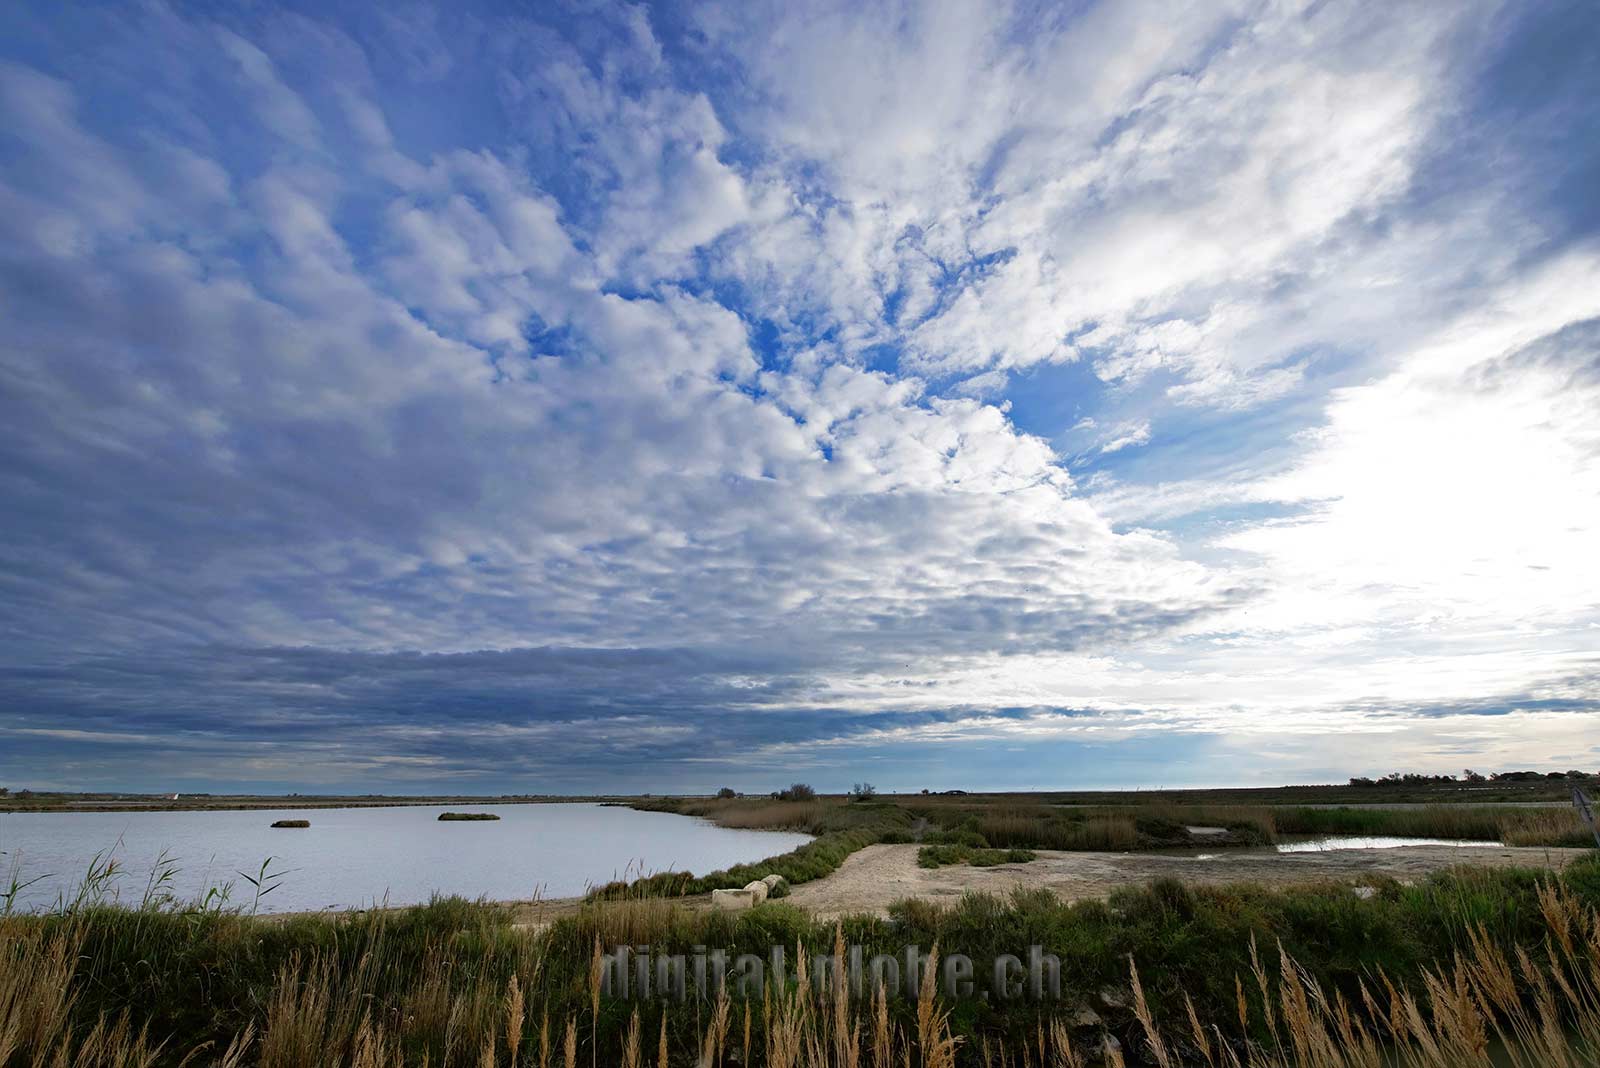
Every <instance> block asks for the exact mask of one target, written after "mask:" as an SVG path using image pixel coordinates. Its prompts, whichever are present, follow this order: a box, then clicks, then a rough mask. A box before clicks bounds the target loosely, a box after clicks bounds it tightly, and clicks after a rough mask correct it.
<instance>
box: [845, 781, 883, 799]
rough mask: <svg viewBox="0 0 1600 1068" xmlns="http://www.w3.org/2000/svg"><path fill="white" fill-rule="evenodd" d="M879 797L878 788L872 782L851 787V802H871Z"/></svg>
mask: <svg viewBox="0 0 1600 1068" xmlns="http://www.w3.org/2000/svg"><path fill="white" fill-rule="evenodd" d="M877 796H878V788H877V787H876V786H874V785H872V784H871V783H870V782H858V783H856V784H855V785H854V786H852V787H850V800H852V801H871V800H872V799H873V798H874V797H877Z"/></svg>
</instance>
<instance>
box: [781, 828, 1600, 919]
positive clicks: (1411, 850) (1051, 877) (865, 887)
mask: <svg viewBox="0 0 1600 1068" xmlns="http://www.w3.org/2000/svg"><path fill="white" fill-rule="evenodd" d="M1587 852H1590V851H1589V850H1583V849H1512V848H1493V849H1491V848H1486V847H1475V848H1461V847H1456V846H1408V847H1406V848H1404V849H1334V850H1327V851H1325V852H1320V853H1266V852H1230V853H1225V854H1222V855H1220V856H1218V857H1217V858H1216V859H1213V860H1200V859H1199V858H1197V857H1192V856H1174V855H1171V854H1163V853H1056V852H1048V851H1040V853H1039V859H1038V860H1035V861H1032V862H1031V863H1028V864H1001V865H998V866H996V867H993V868H972V867H967V866H965V865H958V866H953V867H948V868H933V869H929V868H919V867H917V847H916V846H914V845H875V846H868V847H867V848H866V849H863V850H861V851H860V852H859V853H854V854H852V855H851V856H850V857H849V858H848V859H846V860H845V862H844V864H843V865H842V866H841V867H840V868H839V870H838V871H836V872H834V873H833V874H832V875H830V876H828V877H827V878H825V879H819V880H817V881H816V882H812V883H806V884H804V885H803V886H797V887H795V888H794V892H793V894H792V895H791V896H790V898H789V900H790V901H792V902H794V903H795V904H797V905H802V906H804V907H805V908H807V909H809V910H810V911H811V912H812V913H814V914H815V915H817V916H819V917H823V918H831V917H834V916H840V915H846V914H850V913H864V912H871V913H876V914H878V915H880V916H881V915H886V914H887V910H888V907H889V905H890V904H892V903H893V902H895V901H898V900H900V899H901V898H907V897H918V898H927V899H930V900H933V901H940V900H944V901H951V902H953V901H954V900H955V899H956V898H958V897H959V896H960V895H961V894H962V893H963V892H965V891H967V890H985V891H989V892H991V893H1006V892H1009V891H1010V890H1011V889H1013V888H1014V887H1018V886H1025V887H1048V888H1049V889H1051V890H1053V891H1055V892H1056V893H1057V894H1058V895H1060V896H1061V897H1062V898H1065V899H1067V900H1069V901H1071V900H1077V899H1079V898H1088V897H1104V896H1106V895H1107V894H1109V893H1110V892H1111V891H1112V890H1115V889H1116V888H1118V887H1121V886H1137V885H1140V884H1143V883H1146V882H1149V881H1150V880H1151V879H1158V878H1161V877H1163V876H1171V877H1174V878H1177V879H1181V880H1183V881H1184V882H1185V883H1188V884H1190V885H1218V884H1222V883H1236V882H1253V883H1260V884H1262V885H1268V886H1286V885H1289V884H1293V883H1306V882H1316V881H1318V880H1322V879H1353V878H1355V877H1357V876H1361V875H1389V876H1393V877H1394V878H1396V879H1400V880H1402V881H1409V880H1412V879H1417V878H1420V877H1421V876H1424V875H1426V874H1428V873H1429V872H1433V871H1438V870H1439V869H1440V868H1448V867H1452V866H1455V865H1474V866H1477V865H1483V866H1495V867H1506V866H1512V865H1515V866H1519V867H1528V868H1561V867H1563V866H1565V865H1566V864H1567V863H1568V862H1569V861H1571V860H1573V859H1575V858H1577V857H1580V856H1583V855H1584V854H1585V853H1587Z"/></svg>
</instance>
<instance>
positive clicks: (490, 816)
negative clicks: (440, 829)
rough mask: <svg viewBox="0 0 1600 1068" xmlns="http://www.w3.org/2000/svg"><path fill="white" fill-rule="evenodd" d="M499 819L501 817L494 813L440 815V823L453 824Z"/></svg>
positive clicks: (442, 813) (450, 813) (445, 813)
mask: <svg viewBox="0 0 1600 1068" xmlns="http://www.w3.org/2000/svg"><path fill="white" fill-rule="evenodd" d="M499 818H500V817H499V816H496V815H495V814H494V813H493V812H441V813H439V820H440V822H443V823H451V822H457V821H461V820H497V819H499Z"/></svg>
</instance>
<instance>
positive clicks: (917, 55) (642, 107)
mask: <svg viewBox="0 0 1600 1068" xmlns="http://www.w3.org/2000/svg"><path fill="white" fill-rule="evenodd" d="M1582 15H1583V12H1582V11H1581V10H1580V9H1579V7H1578V6H1577V5H1573V6H1572V7H1571V8H1570V9H1566V8H1562V7H1560V6H1559V5H1554V6H1547V7H1544V8H1541V9H1539V10H1537V11H1527V10H1523V9H1521V8H1517V7H1507V8H1500V7H1497V6H1495V5H1491V4H1483V5H1476V6H1472V5H1468V6H1461V7H1457V8H1451V9H1448V10H1446V9H1441V8H1438V7H1437V6H1432V5H1418V6H1416V7H1415V8H1412V7H1409V6H1407V5H1391V6H1389V7H1387V8H1383V9H1375V8H1372V7H1371V6H1370V5H1357V4H1317V5H1298V4H1233V5H1215V4H1204V5H1192V6H1190V7H1186V8H1180V9H1178V10H1176V11H1174V10H1173V9H1172V8H1171V7H1170V5H1155V6H1149V7H1146V6H1143V5H1137V4H1115V5H1109V4H1108V5H1100V6H1093V5H1091V6H1090V7H1088V8H1086V9H1084V10H1082V11H1079V12H1075V13H1073V14H1071V15H1066V14H1061V13H1055V12H1052V11H1041V10H1037V9H1034V8H1032V7H1019V8H1017V9H1015V10H1007V9H998V8H996V7H994V5H960V4H951V5H930V6H912V7H906V8H903V9H902V8H895V9H894V10H892V11H889V10H887V9H879V10H875V11H870V12H861V11H857V10H854V9H852V8H849V7H846V6H838V7H833V6H825V5H816V6H808V7H803V8H796V7H794V6H793V5H774V6H771V7H766V6H762V5H729V6H727V7H718V6H703V5H695V6H693V7H686V8H682V9H678V8H671V7H650V8H645V7H629V6H625V5H620V6H615V7H605V8H602V9H601V10H600V11H598V12H591V11H589V10H588V9H587V8H585V9H584V10H583V11H576V10H574V11H570V12H568V11H555V12H552V13H550V14H547V15H541V16H530V15H527V14H526V13H522V12H518V11H513V10H509V9H506V10H502V9H500V8H498V7H495V6H493V5H483V6H478V7H470V8H469V7H460V6H445V7H439V8H431V7H425V6H412V7H407V8H403V9H396V10H395V11H394V12H390V13H381V14H380V13H374V12H370V11H363V10H359V9H350V10H344V11H339V10H335V11H328V10H323V9H322V8H320V7H307V8H305V9H304V10H292V9H288V8H284V9H278V10H273V11H246V10H244V9H239V10H237V11H226V10H225V11H223V12H221V13H216V14H212V15H209V16H200V15H196V14H190V13H188V12H187V11H181V10H178V9H174V8H169V7H166V6H163V5H147V6H144V7H140V8H137V9H127V10H117V9H99V10H96V11H94V12H93V13H91V14H87V15H85V16H83V17H81V18H67V17H65V16H59V17H57V16H53V15H52V14H51V13H50V12H45V11H34V12H28V11H22V10H18V11H12V12H9V13H8V14H6V15H5V16H3V19H4V20H5V23H6V24H7V31H8V32H6V33H5V34H3V35H0V39H4V40H6V41H8V42H10V43H9V44H7V45H4V46H0V115H3V122H0V131H3V132H0V302H3V305H4V314H5V321H6V330H5V332H4V335H3V337H0V484H3V485H4V487H5V499H6V502H7V506H6V509H5V518H4V520H3V523H4V533H5V538H4V542H3V549H0V628H3V633H4V635H5V638H6V641H5V648H4V650H3V651H0V777H4V778H5V779H8V780H16V781H24V780H26V781H28V782H31V783H34V784H36V785H61V786H70V785H74V784H78V783H91V784H96V785H108V786H141V785H149V786H159V785H164V784H165V783H167V782H169V781H172V778H173V775H174V772H173V771H172V769H173V768H174V767H178V768H181V769H182V771H181V772H179V773H178V775H179V778H180V780H181V781H182V782H183V783H184V784H186V785H191V786H194V785H201V786H225V785H228V784H249V785H251V786H253V787H254V786H260V787H263V788H265V787H271V786H301V785H316V786H319V787H326V788H358V787H359V788H363V789H367V788H417V789H420V788H428V787H432V786H449V787H450V788H460V789H468V788H470V789H516V790H522V789H527V790H560V789H600V788H608V789H609V788H623V787H624V786H626V785H628V784H634V785H636V786H637V788H640V789H651V788H672V787H678V788H700V787H704V786H708V785H716V784H718V783H719V782H720V781H722V780H729V781H734V782H736V784H738V785H741V786H757V785H761V784H763V783H765V782H766V781H767V780H769V779H772V778H774V777H782V776H783V775H785V774H786V773H787V772H789V771H790V770H792V769H796V768H809V769H811V771H810V772H809V774H810V775H811V777H813V778H815V779H817V780H818V782H819V784H821V785H825V786H836V785H840V784H845V783H848V782H849V781H853V780H855V779H860V778H862V777H871V778H874V779H875V780H881V784H882V785H886V786H907V787H915V786H919V785H924V784H925V780H926V779H927V778H928V777H929V776H930V775H932V776H941V777H943V778H944V779H948V780H950V781H951V782H952V784H960V785H990V784H996V783H999V782H1008V783H1019V782H1025V783H1027V784H1029V785H1040V786H1049V785H1056V786H1063V787H1064V786H1071V785H1078V784H1083V785H1090V784H1093V785H1110V784H1116V783H1124V782H1125V783H1138V784H1159V783H1168V784H1172V783H1176V782H1179V781H1186V782H1219V781H1228V780H1232V779H1235V778H1236V777H1237V776H1238V775H1239V774H1240V773H1239V772H1238V771H1237V770H1228V771H1226V772H1224V771H1220V770H1218V769H1219V768H1220V767H1222V766H1223V762H1224V761H1229V762H1231V761H1233V760H1235V759H1236V758H1235V757H1231V756H1223V755H1219V754H1232V753H1240V752H1254V753H1255V754H1256V760H1255V763H1254V764H1253V765H1252V766H1251V767H1250V769H1249V771H1248V772H1247V773H1246V774H1249V775H1251V776H1254V777H1256V778H1259V779H1261V780H1263V781H1272V780H1275V779H1282V778H1285V777H1297V776H1338V775H1340V774H1343V773H1355V772H1362V771H1370V770H1374V768H1375V765H1374V764H1373V759H1374V758H1373V756H1372V755H1371V753H1370V751H1363V750H1362V749H1361V748H1360V747H1357V746H1354V745H1351V744H1347V743H1346V742H1345V741H1343V740H1344V739H1349V738H1351V737H1358V736H1361V735H1363V734H1371V733H1382V734H1383V735H1384V736H1385V737H1386V738H1388V739H1390V741H1389V742H1387V743H1386V748H1387V749H1389V755H1388V757H1387V759H1388V760H1389V761H1390V762H1404V763H1408V764H1415V765H1418V766H1426V767H1428V768H1430V769H1434V768H1437V769H1440V770H1446V769H1449V768H1454V767H1456V766H1457V765H1459V764H1460V763H1461V762H1462V760H1463V759H1468V758H1470V759H1472V760H1478V761H1482V762H1489V761H1493V760H1499V761H1503V762H1510V763H1529V764H1539V765H1546V764H1561V765H1563V766H1567V765H1573V764H1576V765H1579V766H1583V765H1585V763H1586V762H1587V764H1593V763H1594V759H1593V758H1594V756H1595V754H1596V750H1595V749H1594V747H1593V746H1594V743H1593V741H1592V740H1591V739H1592V726H1593V722H1594V719H1593V716H1594V711H1595V708H1596V702H1597V701H1600V687H1597V685H1596V675H1597V671H1600V668H1597V664H1596V656H1595V654H1594V651H1593V650H1594V649H1595V636H1596V634H1600V609H1597V606H1600V584H1597V580H1596V578H1595V575H1596V571H1595V569H1594V568H1593V566H1592V563H1591V562H1590V561H1589V559H1588V558H1587V556H1586V552H1588V551H1589V549H1590V547H1592V545H1593V544H1595V535H1596V534H1597V533H1600V417H1597V415H1596V413H1597V412H1600V370H1597V368H1600V362H1597V361H1600V247H1597V246H1596V244H1595V242H1594V239H1593V237H1594V230H1595V225H1596V223H1597V222H1600V213H1597V212H1596V211H1594V210H1593V209H1594V204H1593V199H1592V198H1593V194H1592V192H1589V190H1591V189H1592V188H1594V186H1592V185H1584V184H1583V182H1582V178H1583V177H1584V176H1585V175H1594V176H1596V177H1600V166H1597V159H1596V155H1597V154H1596V151H1595V150H1594V149H1592V148H1586V147H1584V146H1583V145H1581V144H1573V143H1570V142H1569V141H1568V140H1565V139H1562V138H1559V137H1555V136H1553V135H1552V136H1546V135H1545V132H1546V131H1553V130H1557V129H1571V128H1573V126H1574V125H1575V124H1576V125H1579V126H1581V124H1582V123H1584V122H1587V123H1588V124H1589V126H1590V127H1592V126H1593V125H1594V124H1595V120H1594V117H1593V113H1592V112H1593V104H1592V100H1593V99H1594V95H1593V93H1594V90H1595V89H1596V88H1597V85H1596V84H1595V83H1596V75H1595V74H1594V69H1595V68H1594V65H1593V64H1592V63H1587V64H1586V63H1585V62H1584V58H1583V55H1584V54H1583V53H1582V50H1581V48H1579V49H1577V50H1574V48H1573V46H1572V45H1571V44H1570V42H1568V43H1562V44H1560V45H1559V46H1558V44H1557V43H1556V42H1567V41H1568V38H1569V37H1570V36H1571V35H1572V34H1577V35H1579V37H1580V38H1582V37H1584V36H1585V35H1586V39H1587V40H1588V41H1589V46H1588V47H1589V50H1590V51H1589V54H1590V55H1591V56H1592V52H1593V48H1594V43H1593V42H1594V37H1593V31H1592V29H1589V28H1588V27H1587V23H1586V21H1585V20H1583V18H1582V17H1581V16H1582ZM1589 143H1590V144H1592V143H1594V142H1593V140H1592V139H1591V141H1590V142H1589ZM1507 716H1511V717H1515V721H1516V722H1517V723H1518V724H1519V725H1520V726H1519V729H1518V732H1517V733H1518V736H1519V737H1520V738H1521V739H1522V741H1521V742H1520V743H1518V744H1508V743H1507V742H1506V741H1505V740H1504V739H1503V738H1502V737H1501V735H1500V733H1498V732H1503V731H1504V730H1505V729H1506V728H1505V724H1506V722H1507V720H1506V718H1505V717H1507ZM1484 724H1489V726H1487V727H1486V726H1484ZM952 753H960V754H963V755H962V757H961V758H959V759H954V758H952V756H951V754H952ZM155 778H160V780H161V781H160V782H159V783H157V782H154V781H153V780H154V779H155Z"/></svg>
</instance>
